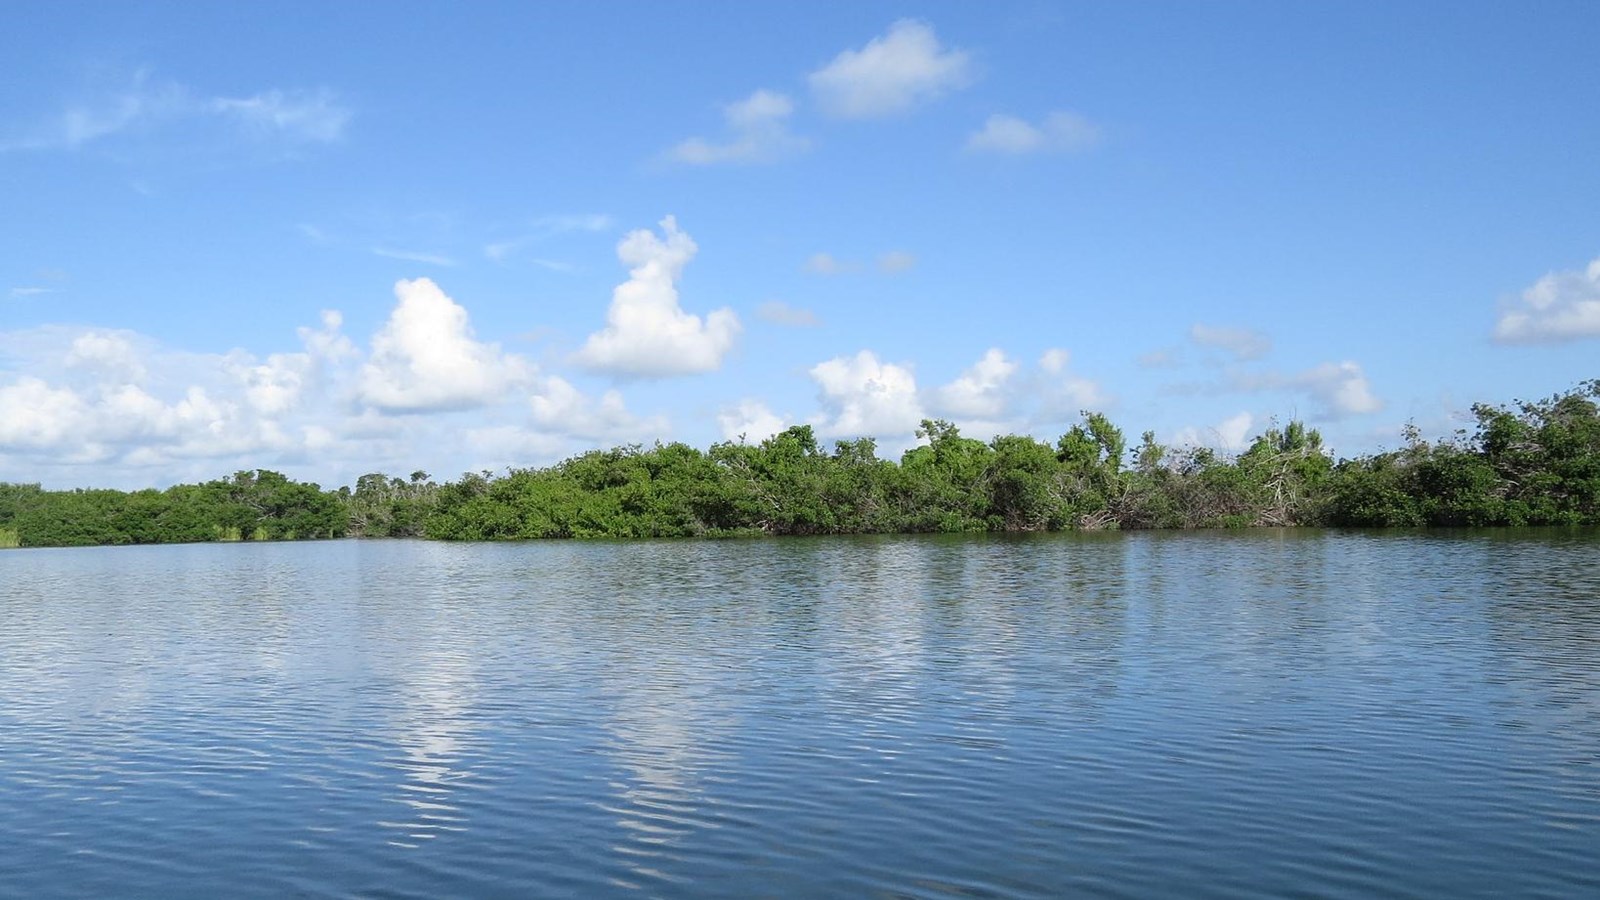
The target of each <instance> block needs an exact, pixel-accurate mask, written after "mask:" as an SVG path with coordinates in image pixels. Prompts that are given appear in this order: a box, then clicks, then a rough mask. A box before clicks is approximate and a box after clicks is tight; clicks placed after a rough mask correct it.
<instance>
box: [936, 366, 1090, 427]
mask: <svg viewBox="0 0 1600 900" xmlns="http://www.w3.org/2000/svg"><path fill="white" fill-rule="evenodd" d="M1071 361H1072V357H1071V354H1069V353H1068V352H1067V351H1065V350H1062V349H1059V348H1056V349H1050V350H1046V351H1045V352H1044V353H1043V354H1042V355H1041V356H1040V358H1039V361H1038V363H1037V364H1036V365H1034V366H1032V367H1029V368H1024V367H1023V365H1022V364H1021V363H1018V362H1016V361H1014V360H1012V359H1011V358H1009V357H1008V356H1006V354H1005V353H1004V352H1003V351H1002V350H1000V349H999V348H998V347H995V348H990V349H989V350H988V351H987V352H985V353H984V355H983V356H982V357H981V358H980V359H979V360H978V361H977V362H976V363H974V364H973V365H972V366H971V367H969V368H968V369H967V370H966V371H965V372H963V373H962V374H961V375H960V376H959V377H957V378H956V379H955V380H954V381H952V382H950V383H949V384H946V385H944V386H942V387H940V388H938V389H936V390H933V391H929V392H928V395H927V398H926V399H927V404H928V407H929V409H931V410H932V411H933V412H934V413H935V414H937V415H939V416H941V417H944V418H948V419H952V420H954V421H955V423H956V424H957V425H959V426H960V427H961V430H962V432H963V433H964V434H967V435H968V436H969V437H977V438H988V437H991V436H993V435H997V434H1018V433H1023V432H1028V431H1030V430H1033V429H1036V428H1047V429H1050V428H1056V427H1058V426H1059V425H1060V424H1061V422H1063V421H1065V420H1071V419H1076V418H1077V417H1078V414H1079V413H1080V412H1081V411H1083V410H1103V409H1105V408H1106V407H1107V406H1109V405H1110V398H1109V397H1108V396H1106V394H1105V392H1104V391H1103V390H1102V389H1101V387H1100V385H1099V383H1098V382H1096V381H1094V380H1093V379H1089V378H1085V377H1083V376H1082V375H1079V374H1077V373H1075V372H1073V371H1072V369H1071Z"/></svg>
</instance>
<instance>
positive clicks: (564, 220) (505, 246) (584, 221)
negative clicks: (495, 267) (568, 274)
mask: <svg viewBox="0 0 1600 900" xmlns="http://www.w3.org/2000/svg"><path fill="white" fill-rule="evenodd" d="M611 226H612V219H611V217H610V216H608V215H605V214H604V213H578V214H567V215H554V216H540V217H539V218H537V219H534V220H533V221H532V222H531V223H530V224H529V225H528V227H527V230H526V231H524V232H523V233H522V234H519V235H517V236H516V237H511V238H507V239H505V240H501V241H495V242H494V243H491V244H487V245H485V246H484V248H483V255H484V256H486V257H488V258H489V259H492V260H494V261H495V262H505V261H506V259H508V258H509V257H511V256H512V255H514V254H516V253H517V252H519V251H521V250H524V249H526V248H527V247H529V246H531V245H533V244H537V243H539V242H541V241H546V240H549V239H550V238H553V237H557V236H559V235H563V234H568V233H572V232H588V233H593V232H599V231H605V230H607V229H609V228H611ZM533 262H534V263H535V264H536V265H543V266H545V267H546V268H557V266H559V268H557V270H558V271H569V270H570V269H571V267H570V266H567V265H566V264H565V263H560V264H556V265H551V262H552V261H551V260H543V259H536V260H534V261H533Z"/></svg>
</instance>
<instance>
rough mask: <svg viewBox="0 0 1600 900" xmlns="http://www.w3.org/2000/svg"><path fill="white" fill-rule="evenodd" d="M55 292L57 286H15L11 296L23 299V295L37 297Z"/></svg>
mask: <svg viewBox="0 0 1600 900" xmlns="http://www.w3.org/2000/svg"><path fill="white" fill-rule="evenodd" d="M55 292H56V289H55V288H47V287H14V288H12V289H11V296H12V297H13V298H17V299H21V298H23V297H37V296H39V295H40V294H54V293H55Z"/></svg>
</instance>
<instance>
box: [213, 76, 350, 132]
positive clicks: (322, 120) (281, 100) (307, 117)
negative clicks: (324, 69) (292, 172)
mask: <svg viewBox="0 0 1600 900" xmlns="http://www.w3.org/2000/svg"><path fill="white" fill-rule="evenodd" d="M207 106H208V107H209V108H210V110H211V111H213V112H216V113H218V114H220V115H222V116H225V117H228V118H231V119H234V120H235V121H237V122H238V123H239V124H240V125H241V126H243V127H244V128H245V129H246V130H247V131H249V132H251V133H252V134H255V135H257V136H260V137H280V138H284V139H287V140H290V141H295V142H300V143H328V142H332V141H337V140H339V139H340V138H342V137H343V136H344V127H345V125H346V124H347V123H348V122H349V121H350V110H348V109H346V108H344V107H343V106H340V105H339V103H338V99H337V97H336V96H335V95H334V93H333V92H332V91H330V90H328V89H327V88H321V89H319V90H314V91H280V90H271V91H263V92H261V93H259V94H256V95H254V96H252V97H243V98H237V99H235V98H229V97H218V98H216V99H214V100H211V101H210V102H209V103H208V104H207Z"/></svg>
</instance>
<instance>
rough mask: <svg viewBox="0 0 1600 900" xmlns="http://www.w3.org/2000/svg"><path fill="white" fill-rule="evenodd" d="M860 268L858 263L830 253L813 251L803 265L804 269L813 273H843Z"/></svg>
mask: <svg viewBox="0 0 1600 900" xmlns="http://www.w3.org/2000/svg"><path fill="white" fill-rule="evenodd" d="M860 269H861V265H860V264H859V263H855V262H851V261H850V260H845V259H839V258H838V257H836V256H834V255H833V254H832V253H813V254H811V256H810V257H809V258H808V259H807V260H806V265H805V270H806V271H807V272H810V273H811V274H813V275H843V274H845V273H847V272H856V271H859V270H860Z"/></svg>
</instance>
